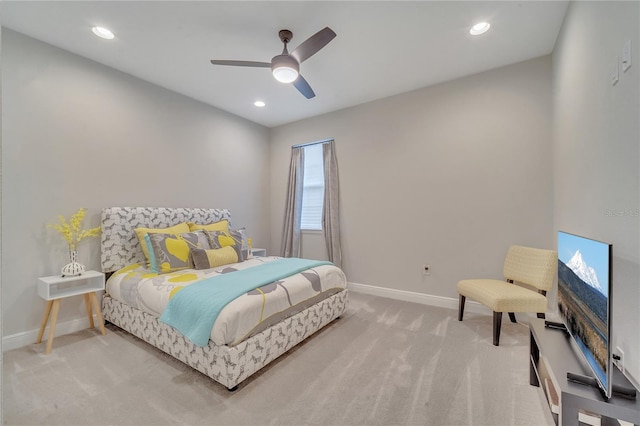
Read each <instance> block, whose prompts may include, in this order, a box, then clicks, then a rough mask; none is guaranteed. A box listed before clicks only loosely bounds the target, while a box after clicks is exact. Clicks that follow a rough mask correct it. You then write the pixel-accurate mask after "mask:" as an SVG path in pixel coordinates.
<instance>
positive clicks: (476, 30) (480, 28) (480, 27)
mask: <svg viewBox="0 0 640 426" xmlns="http://www.w3.org/2000/svg"><path fill="white" fill-rule="evenodd" d="M489 28H491V24H490V23H488V22H478V23H477V24H475V25H474V26H473V27H471V29H470V30H469V34H471V35H480V34H484V33H486V32H487V31H489Z"/></svg>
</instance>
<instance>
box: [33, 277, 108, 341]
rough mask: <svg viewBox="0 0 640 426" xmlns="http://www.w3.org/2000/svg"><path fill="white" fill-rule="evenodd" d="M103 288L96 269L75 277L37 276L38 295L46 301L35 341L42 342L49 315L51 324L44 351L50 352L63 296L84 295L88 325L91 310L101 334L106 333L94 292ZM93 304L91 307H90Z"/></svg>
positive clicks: (90, 319) (91, 316)
mask: <svg viewBox="0 0 640 426" xmlns="http://www.w3.org/2000/svg"><path fill="white" fill-rule="evenodd" d="M100 290H104V274H103V273H102V272H98V271H86V272H85V273H83V274H82V275H78V276H75V277H62V276H60V275H53V276H50V277H43V278H38V295H39V296H40V297H42V298H43V299H44V300H46V301H47V306H46V307H45V309H44V316H43V317H42V324H41V325H40V332H39V333H38V340H36V343H40V342H42V336H43V335H44V329H45V327H46V326H47V322H48V321H49V316H51V324H50V326H49V339H48V340H47V350H46V351H45V353H47V354H48V353H50V352H51V347H52V346H53V334H54V332H55V330H56V322H57V321H58V312H59V311H60V300H61V299H64V298H65V297H71V296H78V295H81V294H82V295H84V304H85V307H86V309H87V316H88V317H89V327H90V328H93V327H94V324H93V311H95V314H96V316H97V317H98V325H99V326H100V332H101V333H102V335H104V334H106V332H105V330H104V320H103V318H102V311H101V310H100V304H99V303H98V297H97V296H96V292H97V291H100ZM92 306H93V309H92Z"/></svg>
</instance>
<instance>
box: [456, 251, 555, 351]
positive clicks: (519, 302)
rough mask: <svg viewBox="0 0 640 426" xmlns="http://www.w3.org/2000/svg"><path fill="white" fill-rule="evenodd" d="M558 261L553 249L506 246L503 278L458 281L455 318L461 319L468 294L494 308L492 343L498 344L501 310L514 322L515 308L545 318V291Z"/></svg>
mask: <svg viewBox="0 0 640 426" xmlns="http://www.w3.org/2000/svg"><path fill="white" fill-rule="evenodd" d="M557 265H558V256H557V253H556V252H555V251H553V250H544V249H537V248H530V247H523V246H515V245H514V246H511V247H509V251H508V252H507V257H506V259H505V262H504V269H503V274H504V277H505V280H506V281H500V280H493V279H471V280H462V281H460V282H458V294H459V295H460V304H459V307H458V321H462V316H463V314H464V304H465V301H466V298H467V297H469V298H471V299H473V300H475V301H477V302H480V303H482V304H483V305H485V306H486V307H488V308H489V309H491V310H492V311H493V344H494V345H495V346H498V345H499V344H500V327H501V325H502V313H503V312H508V313H509V319H510V320H511V322H516V316H515V313H516V312H536V313H537V314H538V318H544V313H545V312H546V310H547V297H546V296H547V291H548V290H550V289H551V286H552V285H553V280H554V278H555V276H556V271H557V267H558V266H557ZM514 282H517V283H521V284H525V285H527V286H529V287H531V288H525V287H524V286H520V285H516V284H514Z"/></svg>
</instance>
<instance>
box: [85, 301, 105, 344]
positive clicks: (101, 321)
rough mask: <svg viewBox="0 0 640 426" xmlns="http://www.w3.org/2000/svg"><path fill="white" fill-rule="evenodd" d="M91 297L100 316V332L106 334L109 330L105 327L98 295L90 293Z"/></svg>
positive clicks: (94, 308) (97, 314)
mask: <svg viewBox="0 0 640 426" xmlns="http://www.w3.org/2000/svg"><path fill="white" fill-rule="evenodd" d="M89 298H90V299H91V303H92V304H93V310H94V311H95V312H96V316H97V317H98V324H99V325H100V333H102V335H103V336H104V335H105V334H107V332H106V331H105V329H104V319H103V318H102V310H101V309H100V304H98V297H97V296H96V293H95V292H93V293H89Z"/></svg>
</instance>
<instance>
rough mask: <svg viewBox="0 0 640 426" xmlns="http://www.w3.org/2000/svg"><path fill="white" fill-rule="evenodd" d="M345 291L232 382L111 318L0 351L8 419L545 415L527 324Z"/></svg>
mask: <svg viewBox="0 0 640 426" xmlns="http://www.w3.org/2000/svg"><path fill="white" fill-rule="evenodd" d="M456 315H457V313H456V312H455V311H454V310H448V309H442V308H436V307H431V306H425V305H420V304H414V303H408V302H401V301H397V300H391V299H386V298H380V297H374V296H368V295H363V294H358V293H353V292H352V293H351V294H350V306H349V309H348V311H347V313H346V314H345V316H344V317H343V318H341V319H339V320H337V321H335V322H334V323H333V324H331V325H330V326H329V327H327V328H325V329H324V330H321V331H320V332H318V333H317V334H316V335H315V336H313V337H312V338H310V339H308V340H307V341H306V342H303V343H302V344H301V345H299V346H297V347H296V348H294V349H293V350H291V351H290V352H289V353H288V354H286V355H284V356H283V357H281V358H280V359H279V360H277V361H276V362H274V363H272V364H271V365H269V366H267V367H266V368H265V369H263V370H262V371H261V372H259V373H258V374H257V375H255V376H253V377H252V378H250V379H249V380H247V381H245V382H243V383H242V384H241V385H240V387H239V389H238V390H237V391H236V392H233V393H230V392H228V391H227V390H226V388H224V387H223V386H221V385H219V384H217V383H215V382H214V381H212V380H211V379H209V378H208V377H206V376H204V375H202V374H200V373H198V372H197V371H195V370H192V369H191V368H189V367H187V366H186V365H184V364H182V363H180V362H179V361H176V360H174V359H173V358H171V357H169V356H168V355H165V354H164V353H163V352H161V351H159V350H156V349H155V348H153V347H151V346H149V345H147V344H146V343H144V342H142V341H141V340H138V339H137V338H135V337H133V336H131V335H129V334H127V333H125V332H123V331H121V330H119V329H117V328H116V327H114V326H111V325H110V326H108V329H107V335H106V336H101V335H100V334H99V333H97V332H96V331H94V330H86V331H82V332H78V333H74V334H70V335H66V336H62V337H59V338H56V340H55V342H54V348H53V351H52V353H51V354H50V355H44V353H43V351H44V346H45V343H42V344H41V345H31V346H28V347H24V348H20V349H16V350H13V351H9V352H6V353H5V354H4V360H3V375H2V376H3V377H2V380H3V398H4V400H3V408H4V422H5V424H7V425H12V424H28V425H165V424H184V425H192V424H193V425H197V424H206V425H232V424H239V425H302V424H310V425H553V424H554V423H553V419H552V418H551V415H550V413H549V410H548V408H547V407H546V405H545V401H544V396H543V394H542V391H541V390H540V389H539V388H535V387H533V386H530V385H529V366H528V354H529V332H528V328H527V326H526V325H525V324H512V323H510V322H509V321H505V322H503V326H502V335H501V340H500V344H501V346H500V347H495V346H493V345H492V344H491V341H492V340H491V321H492V317H491V314H490V312H488V311H487V314H486V315H477V314H473V313H471V312H469V313H465V321H464V322H458V321H457V319H456Z"/></svg>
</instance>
